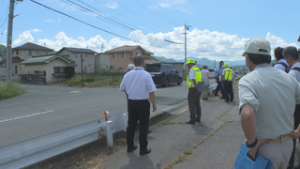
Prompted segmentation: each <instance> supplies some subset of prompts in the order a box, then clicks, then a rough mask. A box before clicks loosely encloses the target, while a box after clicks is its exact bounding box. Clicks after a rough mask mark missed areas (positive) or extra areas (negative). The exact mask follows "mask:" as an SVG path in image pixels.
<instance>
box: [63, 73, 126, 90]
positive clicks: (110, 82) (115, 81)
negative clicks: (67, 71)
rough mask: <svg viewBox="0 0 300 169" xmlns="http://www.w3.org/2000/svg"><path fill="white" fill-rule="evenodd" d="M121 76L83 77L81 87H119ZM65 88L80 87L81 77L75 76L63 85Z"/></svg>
mask: <svg viewBox="0 0 300 169" xmlns="http://www.w3.org/2000/svg"><path fill="white" fill-rule="evenodd" d="M122 79H123V76H95V75H85V76H83V78H82V81H83V87H90V88H92V87H104V86H113V87H115V86H119V85H120V84H121V81H122ZM65 85H66V86H74V87H79V86H81V76H76V77H74V78H72V79H70V80H67V81H66V83H65Z"/></svg>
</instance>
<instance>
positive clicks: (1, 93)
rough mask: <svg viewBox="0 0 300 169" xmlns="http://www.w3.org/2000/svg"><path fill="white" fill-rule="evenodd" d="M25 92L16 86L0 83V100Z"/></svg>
mask: <svg viewBox="0 0 300 169" xmlns="http://www.w3.org/2000/svg"><path fill="white" fill-rule="evenodd" d="M24 92H25V90H24V89H23V88H21V87H20V86H19V85H18V84H14V83H0V100H2V99H5V98H10V97H14V96H17V95H20V94H22V93H24Z"/></svg>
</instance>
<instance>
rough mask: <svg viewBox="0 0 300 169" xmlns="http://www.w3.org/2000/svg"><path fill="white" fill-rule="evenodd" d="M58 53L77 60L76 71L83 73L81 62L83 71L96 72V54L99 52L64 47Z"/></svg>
mask: <svg viewBox="0 0 300 169" xmlns="http://www.w3.org/2000/svg"><path fill="white" fill-rule="evenodd" d="M57 53H58V54H59V55H60V56H62V57H65V58H67V59H70V60H73V61H75V62H76V64H75V73H81V64H82V72H83V73H95V56H96V55H97V52H95V51H93V50H91V49H85V48H71V47H63V48H62V49H60V50H59V51H58V52H57ZM81 57H82V63H81Z"/></svg>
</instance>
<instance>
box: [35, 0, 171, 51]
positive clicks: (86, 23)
mask: <svg viewBox="0 0 300 169" xmlns="http://www.w3.org/2000/svg"><path fill="white" fill-rule="evenodd" d="M30 1H31V2H33V3H35V4H37V5H40V6H43V7H44V8H47V9H49V10H52V11H54V12H57V13H60V14H62V15H64V16H66V17H69V18H71V19H73V20H76V21H78V22H81V23H83V24H85V25H88V26H90V27H93V28H96V29H98V30H101V31H103V32H106V33H108V34H111V35H114V36H117V37H120V38H122V39H126V40H129V41H133V42H135V43H139V44H143V45H147V46H150V47H154V48H162V49H166V47H157V46H152V45H149V44H146V43H142V42H138V41H135V40H132V39H130V38H127V37H124V36H121V35H118V34H116V33H113V32H110V31H107V30H105V29H102V28H99V27H98V26H95V25H92V24H90V23H88V22H85V21H82V20H80V19H77V18H75V17H73V16H71V15H68V14H65V13H63V12H61V11H58V10H56V9H53V8H51V7H49V6H46V5H44V4H41V3H39V2H37V1H35V0H30Z"/></svg>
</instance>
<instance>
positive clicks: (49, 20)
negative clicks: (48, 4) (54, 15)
mask: <svg viewBox="0 0 300 169" xmlns="http://www.w3.org/2000/svg"><path fill="white" fill-rule="evenodd" d="M44 22H55V19H53V20H51V19H47V20H44Z"/></svg>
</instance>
